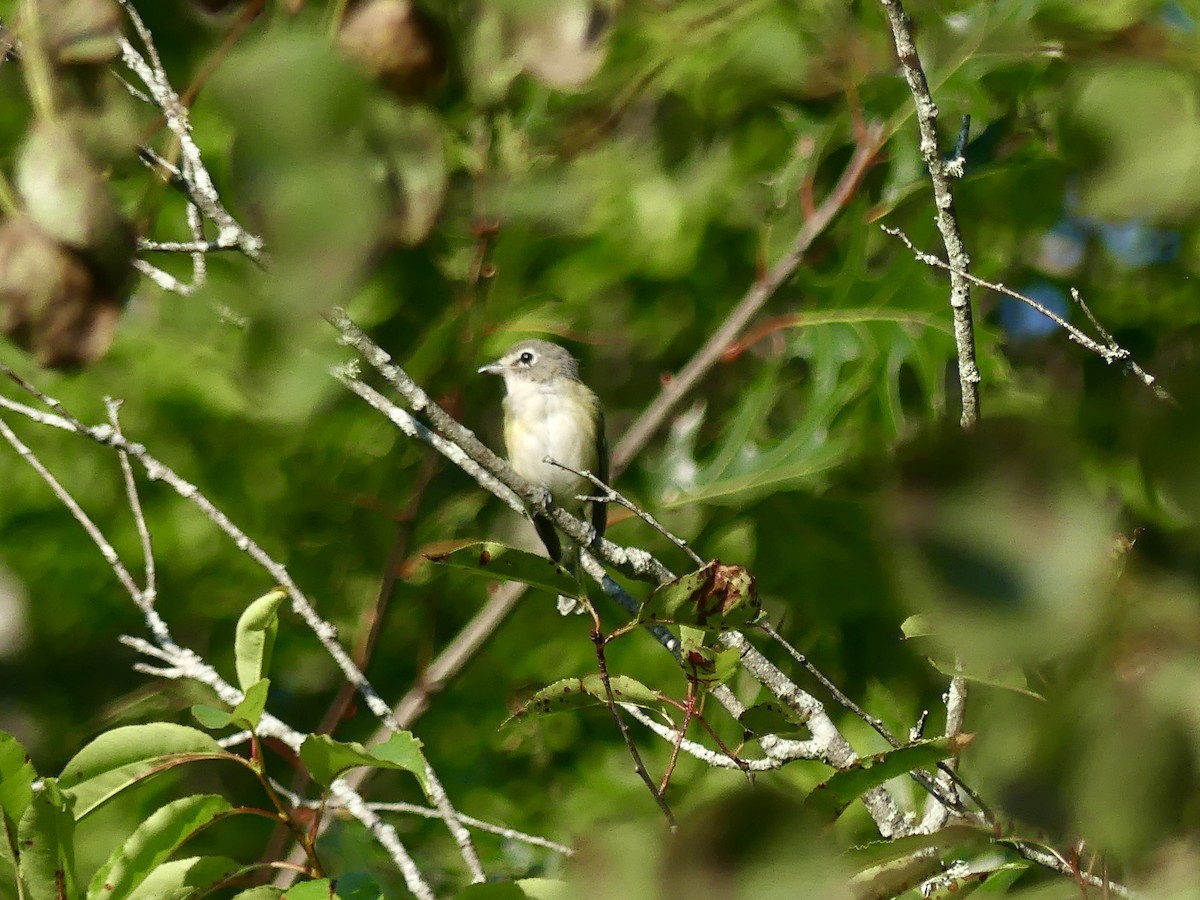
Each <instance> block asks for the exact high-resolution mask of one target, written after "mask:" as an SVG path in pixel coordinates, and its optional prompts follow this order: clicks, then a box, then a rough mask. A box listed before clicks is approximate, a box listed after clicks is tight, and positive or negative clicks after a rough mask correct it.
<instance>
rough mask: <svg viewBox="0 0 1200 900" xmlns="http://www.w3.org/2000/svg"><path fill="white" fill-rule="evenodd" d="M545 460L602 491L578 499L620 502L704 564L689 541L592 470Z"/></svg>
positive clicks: (694, 560)
mask: <svg viewBox="0 0 1200 900" xmlns="http://www.w3.org/2000/svg"><path fill="white" fill-rule="evenodd" d="M545 462H547V463H549V464H550V465H552V466H557V467H558V468H560V469H563V470H564V471H567V472H571V473H572V474H575V475H578V476H579V477H580V478H586V479H587V480H588V481H590V482H591V483H592V485H593V486H595V487H596V488H598V489H599V490H600V491H601V492H602V493H601V495H600V496H598V497H577V498H576V499H578V500H592V501H595V502H597V503H619V504H620V505H621V506H623V507H625V508H626V509H627V510H629V511H630V512H631V513H633V514H634V515H635V516H637V517H638V518H639V519H641V520H642V521H643V522H645V523H646V524H647V525H649V526H650V527H651V528H653V529H654V530H655V531H657V532H658V533H659V534H661V535H662V536H663V537H665V538H666V539H667V540H668V541H670V542H671V543H672V544H674V545H675V546H676V547H678V548H679V549H680V550H682V551H683V552H684V553H686V554H687V555H688V556H689V557H691V560H692V562H694V563H695V564H696V565H697V566H703V565H704V560H703V559H701V558H700V554H698V553H697V552H696V551H695V550H693V549H692V548H691V547H690V546H688V543H687V541H685V540H684V539H683V538H681V537H678V536H677V535H674V534H672V533H671V532H670V531H668V530H667V529H666V527H665V526H664V525H663V524H662V523H661V522H659V521H658V519H656V518H654V516H652V515H650V513H648V512H646V511H645V510H644V509H642V508H641V507H640V506H638V505H637V504H636V503H634V502H633V501H632V500H630V499H629V498H628V497H626V496H625V495H624V494H622V493H620V492H619V491H617V490H615V489H614V488H613V487H612V486H611V485H608V484H605V483H604V482H603V481H601V480H600V479H599V478H597V477H596V476H595V475H593V474H592V473H591V472H588V471H587V470H584V471H582V472H580V471H579V470H578V469H572V468H571V467H570V466H566V465H563V464H562V463H560V462H559V461H558V460H556V459H552V458H551V457H549V456H547V457H546V459H545Z"/></svg>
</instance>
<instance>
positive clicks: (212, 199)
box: [117, 0, 264, 279]
mask: <svg viewBox="0 0 1200 900" xmlns="http://www.w3.org/2000/svg"><path fill="white" fill-rule="evenodd" d="M118 2H120V4H121V6H122V8H123V9H124V10H125V14H126V15H127V16H128V17H129V21H130V22H131V23H132V24H133V27H134V31H135V32H136V33H137V35H138V38H139V40H140V41H141V42H142V45H143V46H144V48H145V50H146V56H145V57H143V56H142V54H141V53H139V52H138V51H137V50H136V49H135V48H134V46H133V44H131V43H130V42H129V41H128V40H127V39H126V38H124V37H121V36H119V37H118V38H117V42H118V46H119V47H120V49H121V58H122V60H123V61H124V63H125V65H126V66H127V67H128V68H129V69H130V70H131V71H132V72H133V73H134V74H135V75H137V77H138V79H139V80H140V81H141V82H142V84H143V85H144V86H145V88H146V90H147V92H148V93H149V94H150V97H151V98H152V99H153V101H154V105H155V106H156V107H157V108H158V109H159V110H160V111H161V112H162V115H163V119H164V120H165V122H166V125H167V128H169V129H170V131H171V133H172V134H174V135H175V138H176V140H178V141H179V149H180V153H181V154H182V158H183V163H182V165H181V166H180V167H179V169H177V170H176V171H177V172H178V173H179V174H180V176H181V177H182V180H183V182H184V183H185V184H186V185H187V189H188V195H189V199H190V200H191V201H192V202H193V203H194V204H195V205H196V206H197V207H198V208H199V211H200V212H203V214H204V215H205V216H206V217H207V218H208V219H209V220H210V221H211V222H213V223H214V224H215V225H216V226H217V231H218V233H217V238H216V240H217V241H218V242H219V243H220V244H222V245H224V244H233V245H235V246H237V247H238V248H239V249H240V250H241V251H242V253H244V254H245V255H246V256H248V257H249V258H250V259H252V260H254V261H255V262H259V263H261V262H262V261H263V259H264V256H263V240H262V238H261V237H259V236H258V235H255V234H252V233H251V232H249V231H248V230H246V229H245V228H244V227H242V225H241V224H239V223H238V221H237V220H236V219H235V218H234V217H233V216H232V215H231V214H230V213H229V211H228V210H227V209H225V207H224V205H223V204H222V203H221V199H220V196H219V195H218V193H217V188H216V185H215V184H214V183H213V180H212V176H211V175H209V173H208V169H207V168H205V165H204V160H203V158H202V156H201V154H200V148H199V147H198V146H197V144H196V142H195V140H194V139H193V138H192V126H191V122H190V120H189V117H188V110H187V107H186V106H185V105H184V104H183V103H182V102H181V101H180V99H179V96H178V95H177V94H176V93H175V91H174V89H173V88H172V87H171V83H170V80H169V79H168V77H167V73H166V70H165V69H164V68H163V64H162V60H161V59H160V58H159V55H158V50H157V48H156V47H155V46H154V38H153V36H152V35H151V33H150V30H149V29H148V28H147V27H146V26H145V23H143V22H142V18H141V16H140V15H138V11H137V10H136V9H135V8H134V6H133V4H132V3H131V2H130V0H118ZM147 57H148V61H147ZM143 156H145V153H143ZM162 163H165V166H164V168H167V169H168V171H169V170H170V169H172V168H174V167H173V166H170V164H169V163H166V161H165V160H162ZM160 164H161V163H160ZM189 226H191V228H192V233H193V239H195V240H197V241H199V240H202V239H203V238H202V235H198V234H197V233H196V232H197V229H196V226H195V220H194V219H191V218H189ZM199 256H200V254H193V262H195V261H196V260H197V259H198V258H199ZM199 265H203V263H202V262H201V263H199ZM199 277H200V278H201V279H203V272H202V270H201V272H200V273H199Z"/></svg>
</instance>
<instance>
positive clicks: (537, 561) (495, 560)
mask: <svg viewBox="0 0 1200 900" xmlns="http://www.w3.org/2000/svg"><path fill="white" fill-rule="evenodd" d="M426 559H428V560H429V561H430V562H432V563H436V564H437V565H441V566H448V567H450V568H452V569H458V570H460V571H463V572H470V573H471V574H473V575H478V576H481V577H483V578H487V579H489V580H491V581H518V582H520V583H521V584H526V585H528V586H529V587H531V588H535V589H537V590H539V591H545V592H546V593H549V594H554V595H558V594H565V595H573V594H575V593H577V592H578V591H579V585H578V584H577V583H576V581H575V579H574V578H572V577H571V576H570V575H568V574H567V573H566V572H565V571H564V570H563V569H561V568H560V567H559V566H557V565H555V563H554V562H553V561H552V560H550V559H547V558H546V557H544V556H538V555H537V554H536V553H529V552H527V551H525V550H518V549H517V548H516V547H510V546H508V545H507V544H501V543H498V542H496V541H480V542H478V543H473V544H467V545H466V546H464V547H459V548H457V549H455V550H451V551H450V552H449V553H439V554H437V555H436V556H427V557H426Z"/></svg>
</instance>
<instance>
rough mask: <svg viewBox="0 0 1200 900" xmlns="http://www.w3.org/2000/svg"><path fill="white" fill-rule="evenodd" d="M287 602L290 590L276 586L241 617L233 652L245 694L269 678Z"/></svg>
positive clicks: (239, 684)
mask: <svg viewBox="0 0 1200 900" xmlns="http://www.w3.org/2000/svg"><path fill="white" fill-rule="evenodd" d="M286 599H287V591H286V590H284V589H283V588H281V587H277V588H275V589H274V590H272V591H270V592H269V593H266V594H264V595H263V596H261V597H259V598H258V599H257V600H255V601H254V602H253V603H251V604H250V605H249V606H247V607H246V611H245V612H243V613H242V615H241V616H240V617H239V618H238V623H237V631H236V636H235V637H234V642H233V650H234V659H235V662H236V666H237V677H238V687H240V688H241V689H242V690H243V691H248V690H249V688H250V686H251V685H254V684H257V683H258V682H260V681H262V679H264V678H265V677H266V676H267V672H268V670H269V669H270V667H271V652H272V650H274V648H275V636H276V635H277V634H278V632H279V606H280V604H282V603H283V601H284V600H286ZM260 712H261V710H260Z"/></svg>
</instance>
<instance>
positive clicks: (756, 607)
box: [637, 559, 762, 631]
mask: <svg viewBox="0 0 1200 900" xmlns="http://www.w3.org/2000/svg"><path fill="white" fill-rule="evenodd" d="M761 612H762V603H761V601H759V599H758V589H757V588H756V586H755V583H754V576H753V575H751V574H750V573H749V572H748V571H747V570H746V569H743V568H742V567H741V566H727V565H724V564H723V563H722V562H721V561H720V560H715V559H714V560H713V561H712V562H710V563H709V564H708V565H706V566H704V568H702V569H697V570H696V571H695V572H689V573H688V574H687V575H682V576H680V577H679V578H676V579H675V580H674V581H669V582H667V583H666V584H664V585H662V586H661V587H659V588H658V590H656V591H655V592H654V593H653V594H651V595H650V596H649V597H648V598H647V599H646V602H645V603H643V604H642V608H641V609H640V610H638V619H637V620H638V622H639V623H642V624H647V625H650V624H656V623H658V622H674V623H678V624H683V625H693V626H695V627H697V628H703V629H705V630H706V631H728V630H730V629H732V628H741V627H743V626H745V625H749V624H751V623H752V622H754V621H755V620H756V619H758V617H759V615H760V614H761Z"/></svg>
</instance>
